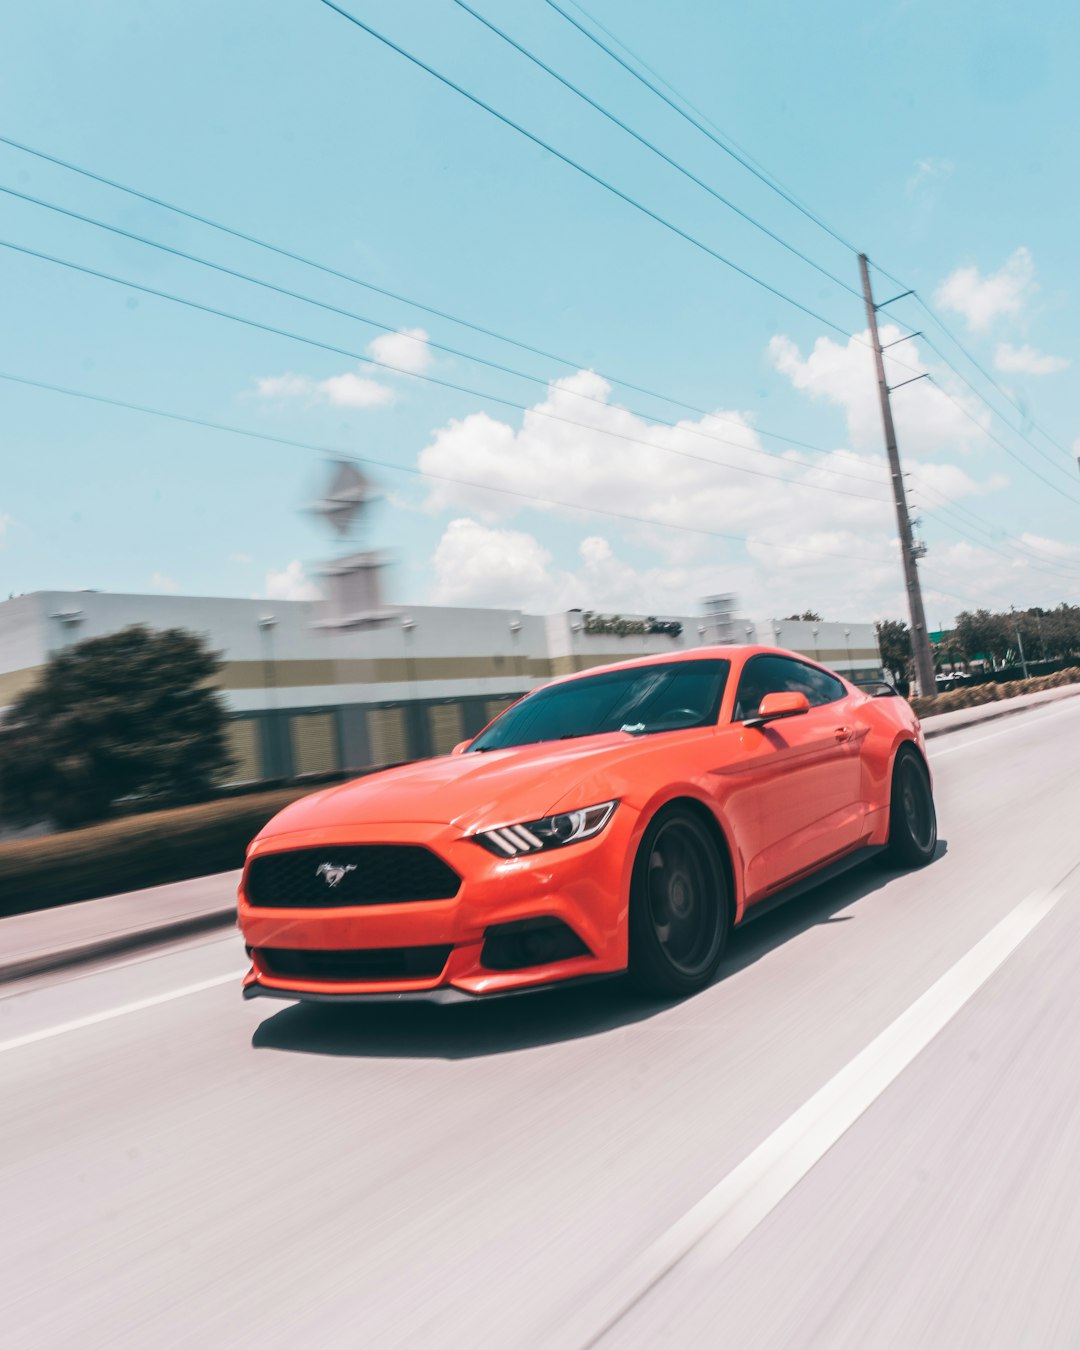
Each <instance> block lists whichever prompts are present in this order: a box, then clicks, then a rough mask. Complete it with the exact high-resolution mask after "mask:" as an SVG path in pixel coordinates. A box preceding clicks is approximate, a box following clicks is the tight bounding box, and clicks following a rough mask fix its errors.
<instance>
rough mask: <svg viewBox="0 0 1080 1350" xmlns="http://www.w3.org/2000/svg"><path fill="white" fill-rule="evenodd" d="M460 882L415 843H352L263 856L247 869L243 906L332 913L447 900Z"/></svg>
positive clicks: (435, 858) (455, 893) (454, 892)
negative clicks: (356, 907)
mask: <svg viewBox="0 0 1080 1350" xmlns="http://www.w3.org/2000/svg"><path fill="white" fill-rule="evenodd" d="M460 886H461V878H460V877H459V876H458V874H457V873H456V872H455V871H454V869H453V868H452V867H448V866H447V864H446V863H444V862H443V860H442V859H441V858H438V857H436V856H435V854H434V853H432V852H431V851H430V849H426V848H422V847H421V846H420V845H419V844H352V845H348V846H345V847H341V848H335V847H328V848H298V849H291V850H288V851H286V852H284V853H266V854H264V855H263V856H262V857H261V858H255V859H254V860H253V861H252V863H251V866H250V867H249V868H248V875H247V883H246V891H247V898H248V903H249V904H252V905H257V906H259V907H265V908H274V909H288V908H297V909H336V908H338V907H340V906H342V905H393V904H405V903H407V902H408V901H414V900H450V899H452V898H453V897H454V896H455V895H457V893H458V889H459V887H460Z"/></svg>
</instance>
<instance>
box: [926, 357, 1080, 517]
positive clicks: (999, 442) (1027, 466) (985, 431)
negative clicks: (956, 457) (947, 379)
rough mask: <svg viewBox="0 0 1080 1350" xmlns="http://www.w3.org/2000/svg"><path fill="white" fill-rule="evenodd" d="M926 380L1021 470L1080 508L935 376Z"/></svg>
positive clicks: (1073, 499)
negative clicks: (980, 419) (996, 434)
mask: <svg viewBox="0 0 1080 1350" xmlns="http://www.w3.org/2000/svg"><path fill="white" fill-rule="evenodd" d="M950 369H951V367H950ZM926 378H927V379H928V380H929V381H930V383H931V384H932V385H933V386H934V388H935V389H940V390H941V392H942V393H943V394H944V395H945V397H946V398H947V399H948V400H949V402H950V403H951V404H952V405H953V406H954V407H956V408H959V410H960V411H961V412H962V413H963V414H964V416H965V417H966V418H967V419H968V421H969V422H972V423H973V424H974V425H975V426H977V427H978V428H979V430H980V431H981V432H982V434H983V435H984V436H986V437H988V438H989V439H990V440H992V441H993V442H994V444H995V445H997V446H999V447H1000V448H1001V449H1002V450H1004V451H1005V453H1006V454H1007V455H1008V456H1009V457H1010V459H1014V460H1015V461H1016V462H1017V464H1019V465H1020V466H1021V468H1024V469H1026V470H1027V471H1028V473H1031V474H1034V475H1035V477H1036V478H1038V479H1039V480H1040V482H1043V483H1045V484H1046V486H1047V487H1048V488H1050V490H1051V491H1052V492H1056V493H1057V494H1058V496H1059V497H1064V498H1065V500H1066V501H1068V502H1072V503H1073V505H1074V506H1080V497H1074V496H1073V495H1072V494H1071V493H1069V492H1065V491H1064V490H1063V489H1062V488H1059V487H1058V485H1057V484H1056V483H1052V482H1051V481H1050V479H1049V478H1047V477H1046V476H1045V475H1044V474H1041V473H1040V472H1039V470H1038V469H1036V468H1035V466H1034V465H1033V464H1030V463H1028V461H1027V460H1026V459H1022V458H1021V456H1020V455H1018V454H1017V453H1016V451H1015V450H1013V449H1012V448H1011V447H1010V446H1008V445H1006V444H1005V442H1004V441H1003V440H1002V439H1001V438H1000V437H999V436H995V435H994V433H993V432H992V431H990V430H988V429H987V428H986V427H984V426H983V425H982V423H981V422H980V421H979V420H978V418H977V417H976V416H975V415H974V413H972V412H971V411H970V410H969V409H968V408H965V407H964V405H963V404H962V403H961V402H960V400H959V399H957V398H953V396H952V394H950V393H949V391H948V390H947V389H946V388H945V386H944V385H943V384H941V382H940V381H938V380H936V379H935V378H934V377H933V375H927V377H926ZM985 401H986V400H985V399H984V400H983V402H985ZM991 411H993V409H991Z"/></svg>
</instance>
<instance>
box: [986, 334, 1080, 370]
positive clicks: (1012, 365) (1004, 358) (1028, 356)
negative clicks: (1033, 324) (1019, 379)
mask: <svg viewBox="0 0 1080 1350" xmlns="http://www.w3.org/2000/svg"><path fill="white" fill-rule="evenodd" d="M1071 364H1072V363H1071V362H1070V361H1069V359H1068V358H1067V357H1065V356H1049V355H1047V354H1046V353H1045V352H1040V351H1036V349H1035V348H1034V347H1032V346H1030V345H1028V344H1027V343H1025V344H1024V345H1023V346H1022V347H1014V346H1013V345H1012V344H1011V343H1009V342H1000V343H998V349H997V351H996V352H995V353H994V365H995V366H997V368H998V370H1003V371H1005V372H1006V373H1007V374H1009V375H1016V374H1018V375H1056V374H1057V372H1058V371H1059V370H1065V369H1066V368H1067V367H1068V366H1069V365H1071Z"/></svg>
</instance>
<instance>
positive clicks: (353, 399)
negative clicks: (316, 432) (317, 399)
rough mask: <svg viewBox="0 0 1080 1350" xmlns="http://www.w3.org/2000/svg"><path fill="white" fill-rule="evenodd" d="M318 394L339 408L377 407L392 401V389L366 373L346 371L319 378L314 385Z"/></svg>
mask: <svg viewBox="0 0 1080 1350" xmlns="http://www.w3.org/2000/svg"><path fill="white" fill-rule="evenodd" d="M315 387H316V390H317V392H318V394H319V395H321V396H322V397H323V398H325V399H326V401H327V402H328V403H333V404H334V405H335V406H336V407H339V408H379V407H382V406H383V405H385V404H387V403H393V401H394V391H393V390H392V389H390V388H388V387H387V386H386V385H385V384H379V382H378V381H377V380H370V379H368V377H367V376H366V375H355V374H353V373H352V372H351V371H346V373H345V374H344V375H331V376H330V378H329V379H327V380H320V381H319V383H318V384H317V385H316V386H315Z"/></svg>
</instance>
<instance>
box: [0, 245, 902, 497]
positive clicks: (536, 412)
mask: <svg viewBox="0 0 1080 1350" xmlns="http://www.w3.org/2000/svg"><path fill="white" fill-rule="evenodd" d="M0 248H7V249H11V250H12V251H13V252H15V253H22V254H24V255H26V256H27V257H31V258H38V259H40V260H41V261H43V262H48V263H53V264H55V265H56V266H59V267H66V268H68V269H70V270H71V271H74V272H81V273H83V274H84V275H86V276H92V277H97V278H98V279H99V280H101V281H109V282H112V283H113V284H114V285H117V286H125V287H128V288H130V289H131V290H136V291H141V292H142V293H143V294H144V295H153V296H156V297H157V298H158V299H160V300H170V301H172V302H173V303H174V304H178V305H184V306H185V307H187V308H188V309H194V310H197V311H199V312H201V313H203V314H212V315H214V316H215V317H217V318H220V319H228V320H230V321H232V322H234V323H240V324H244V325H245V326H246V327H248V328H254V329H257V330H259V331H260V332H263V333H271V334H273V335H275V336H277V337H284V338H288V339H290V340H291V341H293V342H302V343H304V344H305V345H306V346H309V347H317V348H319V349H320V350H322V351H327V352H333V353H334V354H335V355H337V356H347V357H349V358H351V359H352V360H355V361H359V362H361V363H362V364H364V365H368V366H374V367H376V368H378V369H379V370H387V371H392V372H393V373H394V374H396V375H408V376H409V377H410V378H411V379H415V380H423V381H424V382H425V383H427V384H433V385H437V386H438V387H439V388H442V389H450V390H453V391H454V392H456V393H460V394H468V395H470V397H473V398H480V399H485V400H487V401H489V402H491V403H499V404H501V405H503V406H504V407H507V408H513V409H515V410H516V411H518V412H522V413H527V414H528V415H529V416H531V417H542V418H544V419H545V420H547V421H552V422H559V423H562V424H563V425H565V426H572V427H575V428H577V429H578V430H580V431H589V432H599V433H600V434H601V435H604V436H610V437H612V438H613V439H615V440H619V441H623V442H626V443H628V444H631V445H641V446H644V447H645V448H646V449H650V450H655V451H659V452H660V453H662V454H669V455H676V456H678V457H679V458H680V459H691V460H695V461H697V462H698V463H701V464H707V465H709V466H710V467H711V468H714V469H723V468H726V469H731V470H732V471H733V472H736V473H746V474H751V475H753V476H754V477H756V478H768V479H770V480H771V481H772V482H779V483H785V484H787V485H788V486H790V487H799V488H806V489H808V490H810V491H814V492H827V493H830V494H832V495H834V496H841V497H858V498H860V499H861V500H863V501H873V502H881V501H883V500H884V499H883V498H881V497H871V496H870V495H869V494H867V493H865V492H849V491H848V490H847V489H846V488H832V487H828V486H826V485H825V484H822V483H809V482H806V481H805V480H803V479H792V478H785V477H784V476H783V475H780V474H771V473H765V472H764V470H762V469H751V468H748V467H747V466H746V465H738V464H730V463H727V462H725V461H722V460H715V459H708V458H706V457H705V456H704V455H695V454H694V453H693V452H692V451H689V450H677V449H676V448H675V447H674V446H665V445H658V444H656V442H655V441H646V440H643V439H642V438H641V437H638V436H629V435H627V434H626V433H625V432H621V431H615V430H613V429H611V428H609V427H600V426H595V425H590V424H589V423H586V422H578V421H576V420H575V419H574V418H571V417H561V416H560V415H559V414H558V413H553V412H548V411H546V410H544V409H542V408H537V407H530V406H529V405H527V404H524V403H517V402H515V401H514V400H513V399H508V398H503V397H502V396H500V395H496V394H489V393H485V392H484V391H483V390H480V389H473V388H471V387H470V386H469V385H463V384H458V383H456V382H455V381H453V380H444V379H441V378H440V377H439V376H436V375H425V374H421V373H420V372H418V371H403V370H402V369H401V368H400V367H399V366H395V365H392V364H391V363H389V362H387V361H379V360H376V358H375V357H372V356H365V355H364V354H363V353H362V352H357V351H353V350H351V349H350V348H348V347H339V346H337V345H336V344H334V343H330V342H323V341H321V340H319V339H317V338H310V337H304V336H303V335H302V334H300V333H293V332H291V331H290V330H288V329H285V328H278V327H276V326H275V325H273V324H267V323H262V322H260V321H259V320H257V319H249V318H245V317H244V316H242V315H239V314H233V313H231V312H229V311H228V310H223V309H217V308H216V307H215V306H213V305H206V304H203V303H202V302H201V301H198V300H190V299H188V298H186V297H185V296H179V295H173V294H172V293H171V292H169V291H162V290H158V289H157V288H156V287H153V286H145V285H142V284H141V283H139V282H134V281H129V280H127V279H126V278H124V277H117V276H114V275H113V274H112V273H110V272H102V271H99V270H98V269H96V268H93V267H87V266H85V265H83V264H82V263H75V262H71V261H70V260H69V259H66V258H58V257H56V256H55V255H54V254H50V253H44V252H41V251H39V250H37V249H32V248H28V247H26V246H25V245H23V244H16V243H13V242H12V241H11V240H8V239H0ZM809 467H811V468H812V466H809Z"/></svg>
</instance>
